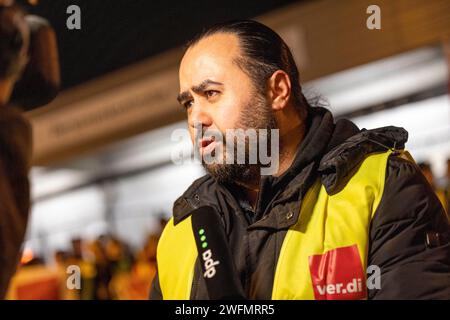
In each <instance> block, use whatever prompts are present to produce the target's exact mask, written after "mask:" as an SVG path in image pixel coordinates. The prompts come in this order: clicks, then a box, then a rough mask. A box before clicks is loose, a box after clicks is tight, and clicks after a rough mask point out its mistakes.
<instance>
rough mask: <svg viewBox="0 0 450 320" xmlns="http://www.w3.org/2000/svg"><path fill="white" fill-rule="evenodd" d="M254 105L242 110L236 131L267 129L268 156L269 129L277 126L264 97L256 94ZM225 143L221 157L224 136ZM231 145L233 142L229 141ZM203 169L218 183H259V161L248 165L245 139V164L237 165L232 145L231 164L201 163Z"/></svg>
mask: <svg viewBox="0 0 450 320" xmlns="http://www.w3.org/2000/svg"><path fill="white" fill-rule="evenodd" d="M252 100H253V101H254V103H248V104H247V105H246V106H245V107H244V109H243V110H242V112H241V114H240V116H239V120H238V122H237V124H236V127H237V128H236V129H238V128H239V129H244V130H246V129H267V139H266V141H264V142H263V143H265V144H267V150H268V154H271V150H270V145H271V134H270V132H271V131H270V130H271V129H277V124H276V121H275V118H274V116H273V113H272V110H271V107H270V105H269V104H268V103H267V100H266V98H265V97H264V96H262V95H260V94H256V95H255V97H254V99H252ZM257 131H258V137H257V139H258V150H259V148H260V144H259V130H257ZM224 140H225V143H224V144H223V146H222V153H223V157H225V156H226V155H225V153H226V145H227V140H226V135H224ZM230 142H231V143H233V141H230ZM202 164H203V167H204V168H205V169H206V170H207V171H208V172H209V173H210V174H211V176H212V177H214V178H215V179H216V180H217V181H218V182H220V183H241V184H244V185H246V184H254V183H259V180H260V172H261V167H262V165H261V164H260V163H259V159H258V161H257V163H256V164H250V163H249V143H248V139H246V143H245V163H244V164H239V163H238V161H237V144H236V143H235V144H234V161H233V163H232V164H227V163H226V162H225V161H223V162H222V163H214V164H206V163H205V162H202Z"/></svg>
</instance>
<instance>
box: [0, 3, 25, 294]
mask: <svg viewBox="0 0 450 320" xmlns="http://www.w3.org/2000/svg"><path fill="white" fill-rule="evenodd" d="M28 42H29V30H28V27H27V25H26V23H25V20H24V15H23V12H22V11H21V10H19V9H18V8H17V7H16V6H13V5H12V1H3V0H0V299H2V298H4V296H5V293H6V290H7V288H8V283H9V280H10V278H11V277H12V275H13V274H14V272H15V270H16V267H17V265H18V263H19V256H20V249H21V245H22V241H23V239H24V235H25V231H26V226H27V220H28V211H29V207H30V199H29V182H28V171H29V168H30V162H31V126H30V124H29V122H28V121H27V120H26V119H25V118H24V117H23V116H22V114H21V113H20V112H19V111H18V110H17V109H15V108H13V107H11V106H9V105H8V102H9V99H10V96H11V92H12V90H13V88H14V84H15V83H16V81H17V80H18V79H19V77H20V75H21V73H22V71H23V69H24V67H25V65H26V64H27V60H28V53H27V52H28Z"/></svg>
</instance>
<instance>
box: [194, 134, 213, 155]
mask: <svg viewBox="0 0 450 320" xmlns="http://www.w3.org/2000/svg"><path fill="white" fill-rule="evenodd" d="M215 145H216V141H215V139H214V138H203V139H200V141H199V143H198V149H199V151H200V154H201V155H203V154H205V153H210V152H211V151H212V150H214V148H215Z"/></svg>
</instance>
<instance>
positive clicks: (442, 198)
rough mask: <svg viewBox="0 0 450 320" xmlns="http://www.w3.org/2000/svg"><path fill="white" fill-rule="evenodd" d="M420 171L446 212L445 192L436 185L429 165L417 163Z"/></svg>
mask: <svg viewBox="0 0 450 320" xmlns="http://www.w3.org/2000/svg"><path fill="white" fill-rule="evenodd" d="M417 165H418V166H419V168H420V170H421V171H422V173H423V175H424V176H425V178H426V179H427V181H428V183H429V184H430V186H431V187H432V188H433V190H434V192H435V193H436V196H437V197H438V199H439V201H440V202H441V203H442V206H443V207H444V209H445V211H446V212H447V210H448V207H447V200H446V196H445V190H442V189H441V188H439V187H438V186H437V184H436V181H435V178H434V174H433V170H432V169H431V164H430V163H428V162H419V163H418V164H417Z"/></svg>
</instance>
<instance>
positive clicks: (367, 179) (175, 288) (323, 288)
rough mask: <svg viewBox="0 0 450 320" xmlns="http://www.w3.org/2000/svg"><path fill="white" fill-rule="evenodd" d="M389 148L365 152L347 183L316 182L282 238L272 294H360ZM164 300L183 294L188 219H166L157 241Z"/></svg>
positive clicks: (189, 271)
mask: <svg viewBox="0 0 450 320" xmlns="http://www.w3.org/2000/svg"><path fill="white" fill-rule="evenodd" d="M391 153H392V151H390V150H389V151H387V152H383V153H376V154H372V155H370V156H368V157H367V158H366V159H365V160H364V161H363V162H362V164H361V165H360V167H359V168H358V170H357V171H356V173H355V174H354V175H353V177H352V178H351V179H350V180H349V182H348V183H347V185H346V186H345V187H344V188H343V189H342V190H341V191H340V192H338V193H336V194H333V195H328V194H327V192H326V190H325V188H324V187H323V186H322V185H321V184H320V181H317V182H316V183H315V184H314V185H313V186H312V187H311V188H310V190H309V191H308V192H307V194H306V195H305V198H304V200H303V201H302V207H301V211H300V215H299V219H298V221H297V223H296V224H295V225H294V226H292V227H291V228H290V229H289V230H288V232H287V233H286V236H285V238H284V241H283V244H282V247H281V251H280V256H279V258H278V262H277V266H276V272H275V276H274V284H273V290H272V298H273V299H364V298H366V294H367V290H366V267H367V253H368V239H369V226H370V221H371V219H372V217H373V215H374V213H375V211H376V209H377V207H378V204H379V203H380V201H381V197H382V195H383V190H384V182H385V176H386V166H387V161H388V158H389V155H390V154H391ZM157 259H158V275H159V283H160V287H161V292H162V294H163V298H164V299H189V298H190V294H191V287H192V280H193V276H194V266H195V261H196V259H197V248H196V246H195V239H194V235H193V232H192V225H191V218H190V217H188V218H186V219H185V220H183V221H181V222H180V223H179V224H177V225H176V226H174V225H173V219H171V220H170V221H169V223H168V224H167V226H166V228H165V230H164V232H163V234H162V236H161V239H160V241H159V244H158V252H157Z"/></svg>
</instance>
